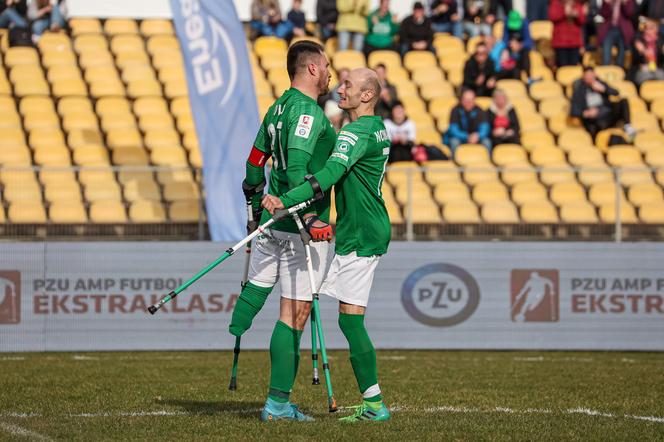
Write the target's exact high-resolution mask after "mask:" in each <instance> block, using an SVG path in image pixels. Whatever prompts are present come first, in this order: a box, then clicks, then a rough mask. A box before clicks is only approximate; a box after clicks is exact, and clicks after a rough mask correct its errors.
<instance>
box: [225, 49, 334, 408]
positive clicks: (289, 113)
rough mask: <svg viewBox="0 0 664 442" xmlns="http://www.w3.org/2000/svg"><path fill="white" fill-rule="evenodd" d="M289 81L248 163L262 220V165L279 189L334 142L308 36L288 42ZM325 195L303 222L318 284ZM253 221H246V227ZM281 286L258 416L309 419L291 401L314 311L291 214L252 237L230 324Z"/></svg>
mask: <svg viewBox="0 0 664 442" xmlns="http://www.w3.org/2000/svg"><path fill="white" fill-rule="evenodd" d="M287 69H288V75H289V77H290V79H291V88H290V89H288V90H287V91H285V92H284V94H283V95H282V96H281V97H280V98H278V99H277V100H276V101H275V103H274V104H273V105H272V106H271V107H270V108H269V110H268V111H267V114H266V115H265V118H264V119H263V122H262V124H261V127H260V129H259V131H258V135H257V136H256V140H255V141H254V146H253V148H252V149H251V154H250V155H249V159H248V160H247V164H246V179H245V181H244V183H243V190H244V191H245V194H246V195H247V196H248V197H250V198H252V204H253V209H254V219H255V220H257V221H258V220H260V224H262V223H265V222H266V221H268V220H269V219H270V214H269V213H268V212H267V211H266V212H265V213H263V209H262V207H261V204H260V200H261V197H262V193H263V192H262V187H263V186H264V184H265V171H264V167H265V164H266V162H267V160H268V158H270V157H272V170H271V172H270V178H269V187H268V193H269V194H272V195H281V194H283V193H286V192H288V190H290V189H292V188H294V187H296V186H298V185H300V184H301V183H303V182H304V179H305V176H307V175H308V174H311V173H315V172H317V171H319V170H321V169H322V168H323V166H324V165H325V162H326V160H327V159H328V158H329V156H330V152H331V151H332V148H333V147H334V140H335V137H336V133H335V131H334V128H333V127H332V125H331V124H330V121H329V120H328V119H327V118H326V117H325V115H324V113H323V111H322V109H321V108H320V107H319V106H318V104H317V102H316V100H317V98H318V97H319V96H320V95H324V94H326V93H327V92H328V88H329V82H330V73H329V62H328V60H327V58H326V56H325V52H324V49H323V47H322V46H320V45H319V44H317V43H315V42H312V41H306V40H305V41H300V42H297V43H295V44H293V45H292V46H291V47H290V48H289V50H288V55H287ZM329 213H330V197H329V196H327V197H325V198H324V199H323V200H321V201H318V202H317V203H315V204H314V205H312V206H311V207H310V208H309V209H308V210H307V211H305V213H304V216H303V217H304V222H305V224H306V226H307V228H308V231H309V233H310V234H311V236H312V237H313V239H314V241H320V242H317V243H315V244H313V246H312V253H313V257H314V271H315V280H316V283H317V284H320V283H321V281H322V279H323V276H324V274H325V269H326V268H327V265H328V263H329V258H328V256H329V253H328V252H329V244H328V243H327V242H326V241H329V240H331V239H332V228H331V227H330V226H329V224H328V221H329ZM251 228H253V229H255V228H256V227H255V226H251V227H250V226H248V229H251ZM277 282H279V283H280V286H281V304H280V314H279V321H277V323H276V325H275V328H274V332H273V333H272V338H271V340H270V361H271V374H270V393H269V396H268V399H267V402H266V404H265V408H264V409H263V413H262V415H261V417H262V419H263V420H277V419H292V420H309V419H310V418H309V417H308V416H306V415H304V414H303V413H301V412H300V411H298V409H297V407H296V406H295V405H293V404H291V403H290V402H289V394H290V391H291V389H292V387H293V383H294V382H295V376H296V374H297V368H298V363H299V357H300V356H299V355H300V338H301V336H302V330H303V328H304V325H305V323H306V321H307V318H308V317H309V312H310V310H311V301H312V293H311V286H310V284H309V275H308V273H307V266H306V259H305V253H304V245H303V244H302V241H301V239H300V236H299V234H298V229H297V226H296V225H295V222H294V221H293V220H292V219H291V218H287V219H284V220H282V221H278V222H276V223H274V225H273V226H272V227H271V228H270V229H269V231H267V232H265V234H260V235H258V236H257V237H256V242H255V244H254V247H253V251H252V254H251V263H250V267H249V275H248V280H247V283H246V284H245V286H244V287H243V289H242V292H241V294H240V297H239V298H238V301H237V304H236V306H235V308H234V310H233V316H232V319H231V324H230V326H229V330H230V332H231V334H233V335H235V336H241V335H242V334H243V333H244V332H245V331H247V330H248V329H249V327H251V323H252V321H253V319H254V317H255V316H256V315H257V314H258V312H259V311H260V310H261V308H262V307H263V305H264V304H265V301H266V299H267V297H268V295H269V294H270V292H271V291H272V289H273V287H274V286H275V284H276V283H277Z"/></svg>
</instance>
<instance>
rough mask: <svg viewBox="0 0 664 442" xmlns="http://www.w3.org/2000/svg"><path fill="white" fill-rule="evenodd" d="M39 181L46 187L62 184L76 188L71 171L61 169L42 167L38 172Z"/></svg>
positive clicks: (74, 177)
mask: <svg viewBox="0 0 664 442" xmlns="http://www.w3.org/2000/svg"><path fill="white" fill-rule="evenodd" d="M39 181H40V182H41V183H42V184H44V185H46V186H48V185H51V184H55V185H58V184H63V183H66V185H71V186H76V185H77V183H76V175H75V174H74V171H73V170H70V169H67V168H62V167H43V168H41V169H40V170H39Z"/></svg>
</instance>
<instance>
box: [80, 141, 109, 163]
mask: <svg viewBox="0 0 664 442" xmlns="http://www.w3.org/2000/svg"><path fill="white" fill-rule="evenodd" d="M73 156H74V163H76V164H77V165H79V166H103V165H108V164H109V159H108V151H107V150H106V149H104V148H103V147H101V146H99V145H95V144H90V145H83V146H79V147H77V148H76V149H75V150H74V155H73Z"/></svg>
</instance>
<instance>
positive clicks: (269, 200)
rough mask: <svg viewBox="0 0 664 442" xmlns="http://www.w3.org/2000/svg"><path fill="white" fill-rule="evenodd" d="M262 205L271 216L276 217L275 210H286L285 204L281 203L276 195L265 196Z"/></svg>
mask: <svg viewBox="0 0 664 442" xmlns="http://www.w3.org/2000/svg"><path fill="white" fill-rule="evenodd" d="M261 205H262V206H263V207H264V208H265V209H267V211H268V212H270V214H271V215H274V211H275V210H278V209H283V208H284V203H282V202H281V200H280V199H279V197H276V196H274V195H265V196H264V197H263V201H261Z"/></svg>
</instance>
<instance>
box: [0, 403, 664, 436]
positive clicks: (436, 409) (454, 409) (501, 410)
mask: <svg viewBox="0 0 664 442" xmlns="http://www.w3.org/2000/svg"><path fill="white" fill-rule="evenodd" d="M339 409H340V410H341V411H351V410H354V408H352V407H339ZM260 411H261V409H260V408H245V409H239V410H229V411H223V412H222V413H223V414H245V413H258V412H260ZM390 411H392V412H394V413H453V414H563V415H574V414H582V415H585V416H590V417H602V418H608V419H620V418H624V419H632V420H640V421H647V422H655V423H661V424H664V417H659V416H639V415H633V414H615V413H606V412H603V411H599V410H593V409H591V408H583V407H577V408H568V409H564V410H552V409H548V408H525V409H514V408H509V407H493V408H477V407H459V406H453V405H437V406H433V407H424V408H421V407H409V406H400V405H394V406H391V407H390ZM197 415H200V413H190V412H186V411H171V410H156V411H117V412H105V413H76V414H65V415H59V416H56V415H54V416H47V415H40V414H34V413H17V412H9V413H2V414H0V417H14V418H31V417H82V418H97V417H159V416H197ZM0 425H4V424H2V423H0ZM17 428H19V427H17ZM26 431H28V430H26Z"/></svg>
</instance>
